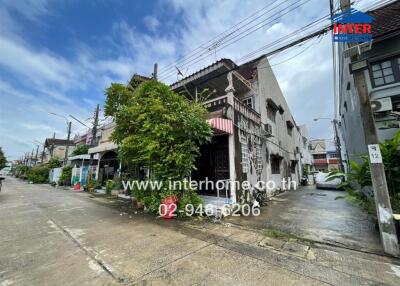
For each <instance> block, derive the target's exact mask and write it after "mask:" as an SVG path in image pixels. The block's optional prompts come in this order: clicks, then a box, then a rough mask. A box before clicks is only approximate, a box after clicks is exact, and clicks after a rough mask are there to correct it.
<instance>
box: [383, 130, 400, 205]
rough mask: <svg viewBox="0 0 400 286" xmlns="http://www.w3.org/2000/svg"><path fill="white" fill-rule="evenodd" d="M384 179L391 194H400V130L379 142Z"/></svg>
mask: <svg viewBox="0 0 400 286" xmlns="http://www.w3.org/2000/svg"><path fill="white" fill-rule="evenodd" d="M380 149H381V153H382V159H383V163H384V165H385V173H386V181H387V183H388V188H389V192H390V195H391V196H397V197H398V196H399V195H400V131H398V132H397V133H396V134H395V136H394V137H393V138H392V139H390V140H385V141H384V142H383V143H382V144H380Z"/></svg>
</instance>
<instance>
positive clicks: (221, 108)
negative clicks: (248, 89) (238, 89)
mask: <svg viewBox="0 0 400 286" xmlns="http://www.w3.org/2000/svg"><path fill="white" fill-rule="evenodd" d="M203 105H204V107H205V108H206V109H207V110H208V114H207V118H216V117H221V118H222V117H226V107H228V106H231V105H230V104H229V101H228V95H224V96H220V97H217V98H214V99H211V100H208V101H206V102H204V103H203ZM233 109H234V111H235V112H238V113H240V114H241V115H243V116H244V117H246V118H248V119H250V120H252V121H254V122H255V123H257V124H261V116H260V114H259V113H258V112H257V111H255V110H254V109H252V108H250V107H248V106H246V105H244V104H243V103H242V102H241V101H240V100H239V99H238V98H236V97H234V98H233Z"/></svg>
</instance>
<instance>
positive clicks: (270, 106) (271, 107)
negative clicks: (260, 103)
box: [267, 98, 279, 123]
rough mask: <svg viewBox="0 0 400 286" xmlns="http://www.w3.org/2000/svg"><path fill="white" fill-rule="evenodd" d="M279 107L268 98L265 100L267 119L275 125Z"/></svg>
mask: <svg viewBox="0 0 400 286" xmlns="http://www.w3.org/2000/svg"><path fill="white" fill-rule="evenodd" d="M278 109H279V106H278V105H277V104H276V103H275V102H274V101H273V100H272V99H270V98H268V99H267V117H268V119H269V120H271V121H272V122H274V123H275V117H276V112H277V111H278Z"/></svg>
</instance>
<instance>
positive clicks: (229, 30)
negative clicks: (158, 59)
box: [159, 0, 287, 72]
mask: <svg viewBox="0 0 400 286" xmlns="http://www.w3.org/2000/svg"><path fill="white" fill-rule="evenodd" d="M285 2H287V0H286V1H282V2H278V4H277V5H276V6H273V7H272V8H270V9H269V10H267V11H266V12H264V13H263V14H261V15H259V16H257V17H256V18H255V19H254V20H256V19H258V18H259V17H261V16H263V15H265V14H266V13H268V12H271V11H272V10H273V9H275V8H277V7H279V6H280V5H282V4H284V3H285ZM270 6H271V5H269V4H268V5H266V6H264V7H262V8H261V9H259V10H257V11H255V12H254V13H252V14H251V15H249V16H247V17H246V18H244V19H242V20H241V21H240V22H238V23H236V24H235V25H233V26H232V27H230V28H229V29H227V30H225V31H223V32H222V33H220V34H218V35H217V36H215V37H213V38H212V39H210V40H208V41H207V42H205V43H203V44H201V45H200V46H198V47H197V48H196V49H194V50H192V51H190V52H189V54H188V55H185V56H182V57H181V58H179V59H178V60H177V61H176V62H174V63H170V64H168V65H166V66H164V67H161V68H160V69H159V71H160V72H163V71H164V70H165V69H166V68H169V67H175V66H176V65H178V64H180V63H182V60H185V59H188V58H191V57H193V55H195V54H197V53H198V52H197V53H195V54H193V53H194V52H196V51H197V50H206V49H207V48H208V47H209V46H207V47H204V46H205V45H208V44H209V43H213V42H216V41H220V40H221V39H223V38H225V37H227V36H228V35H230V34H232V33H234V32H236V31H238V30H239V29H241V28H243V27H244V26H246V25H248V24H250V23H251V22H252V21H254V20H251V21H250V22H248V23H247V24H246V25H244V26H241V27H239V28H237V27H238V26H239V25H240V24H242V23H243V22H245V21H247V20H248V19H251V18H252V17H253V16H255V15H257V14H258V13H260V12H261V11H263V10H265V9H266V8H268V7H270ZM235 28H236V30H233V29H235ZM231 30H233V31H231Z"/></svg>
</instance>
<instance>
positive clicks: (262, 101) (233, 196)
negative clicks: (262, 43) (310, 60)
mask: <svg viewBox="0 0 400 286" xmlns="http://www.w3.org/2000/svg"><path fill="white" fill-rule="evenodd" d="M171 88H172V89H173V90H174V91H175V92H177V93H180V94H182V95H183V96H186V97H188V98H190V99H193V100H196V101H201V102H202V103H203V104H204V106H205V107H206V108H207V110H208V114H207V120H208V122H209V123H210V124H211V126H212V127H213V130H214V136H213V139H212V142H211V143H210V144H207V145H203V146H201V148H200V153H201V155H200V156H199V158H198V159H197V162H196V167H197V170H195V171H194V172H193V174H192V179H194V180H196V181H204V180H206V179H209V180H212V181H228V182H244V181H247V182H249V183H250V184H251V185H252V188H254V187H255V186H258V187H260V186H262V184H261V185H260V184H258V182H262V183H266V182H268V181H272V182H274V185H275V188H274V189H273V190H271V192H270V194H269V195H272V194H273V192H274V191H277V190H281V189H285V188H287V187H288V184H287V183H285V182H287V181H288V180H289V181H290V180H291V181H294V182H296V184H298V183H299V180H300V176H301V174H302V172H303V171H302V165H303V159H304V156H303V157H302V153H301V152H302V150H304V145H303V142H304V141H303V138H304V136H303V135H302V134H301V133H300V130H301V128H300V127H298V126H297V125H296V123H295V120H294V119H293V116H292V115H291V113H290V110H289V107H288V105H287V103H286V100H285V98H284V96H283V94H282V92H281V90H280V87H279V85H278V82H277V80H276V78H275V75H274V73H273V71H272V69H271V67H270V65H269V62H268V59H267V57H265V56H262V57H259V58H257V59H255V60H252V61H250V62H248V63H245V64H243V65H241V66H238V65H236V64H235V63H234V62H233V61H231V60H229V59H222V60H220V61H218V62H216V63H214V64H212V65H210V66H208V67H206V68H204V69H202V70H200V71H198V72H196V73H194V74H192V75H190V76H188V77H186V78H183V79H182V80H180V81H178V82H176V83H174V84H172V85H171ZM204 95H206V98H205V99H204ZM306 149H307V148H306ZM199 191H200V194H203V195H209V196H217V197H219V196H224V197H226V198H227V199H229V201H230V202H238V201H241V202H243V201H248V200H250V199H251V198H250V196H251V194H250V192H249V191H248V190H246V189H244V188H242V186H241V185H237V184H232V183H231V184H230V185H229V186H228V187H227V188H224V189H215V188H214V189H207V190H202V189H200V190H199Z"/></svg>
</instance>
